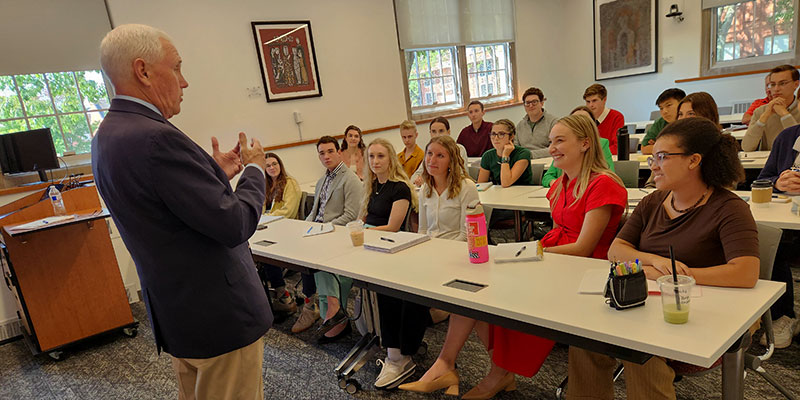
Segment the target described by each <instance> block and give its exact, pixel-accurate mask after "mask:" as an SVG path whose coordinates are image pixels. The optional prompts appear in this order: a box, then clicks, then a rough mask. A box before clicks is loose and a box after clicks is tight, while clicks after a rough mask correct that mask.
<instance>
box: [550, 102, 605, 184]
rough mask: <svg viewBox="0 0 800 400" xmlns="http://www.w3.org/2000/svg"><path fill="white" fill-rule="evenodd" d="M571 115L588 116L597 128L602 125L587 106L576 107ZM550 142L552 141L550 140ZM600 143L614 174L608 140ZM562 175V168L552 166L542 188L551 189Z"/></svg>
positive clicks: (601, 140)
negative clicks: (551, 185)
mask: <svg viewBox="0 0 800 400" xmlns="http://www.w3.org/2000/svg"><path fill="white" fill-rule="evenodd" d="M569 115H584V116H586V118H589V119H590V120H592V121H594V124H595V126H597V125H600V123H599V122H597V120H596V119H594V117H593V116H592V111H591V110H589V107H586V106H578V107H575V108H574V109H573V110H572V112H571V113H569ZM548 140H550V139H549V138H548ZM599 141H600V148H601V149H602V150H603V159H604V160H606V164H608V169H609V170H611V172H614V157H612V156H611V149H610V148H609V147H608V139H606V138H600V139H599ZM562 173H563V171H562V170H561V168H558V167H556V166H555V164H550V167H549V168H547V171H546V172H545V173H544V176H543V177H542V186H544V187H550V184H551V183H553V181H554V180H556V179H557V178H558V177H559V176H561V174H562Z"/></svg>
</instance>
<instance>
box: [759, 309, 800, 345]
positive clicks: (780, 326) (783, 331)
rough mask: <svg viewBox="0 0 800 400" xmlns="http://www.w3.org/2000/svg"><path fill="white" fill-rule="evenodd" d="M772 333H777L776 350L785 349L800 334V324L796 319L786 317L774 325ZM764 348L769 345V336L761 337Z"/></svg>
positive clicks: (779, 319)
mask: <svg viewBox="0 0 800 400" xmlns="http://www.w3.org/2000/svg"><path fill="white" fill-rule="evenodd" d="M772 332H774V333H775V348H776V349H785V348H787V347H789V346H790V345H791V344H792V338H793V337H795V336H797V334H798V333H800V324H798V321H797V319H796V318H789V317H788V316H786V315H784V316H782V317H780V318H778V320H777V321H774V322H773V323H772ZM759 343H761V345H762V346H766V345H767V335H766V334H764V335H762V336H761V340H760V341H759Z"/></svg>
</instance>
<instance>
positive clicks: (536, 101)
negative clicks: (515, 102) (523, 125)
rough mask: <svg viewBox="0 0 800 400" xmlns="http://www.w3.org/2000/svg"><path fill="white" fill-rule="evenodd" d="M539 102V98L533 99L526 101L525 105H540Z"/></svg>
mask: <svg viewBox="0 0 800 400" xmlns="http://www.w3.org/2000/svg"><path fill="white" fill-rule="evenodd" d="M539 103H541V101H539V100H531V101H526V102H525V103H524V104H525V107H532V106H538V105H539Z"/></svg>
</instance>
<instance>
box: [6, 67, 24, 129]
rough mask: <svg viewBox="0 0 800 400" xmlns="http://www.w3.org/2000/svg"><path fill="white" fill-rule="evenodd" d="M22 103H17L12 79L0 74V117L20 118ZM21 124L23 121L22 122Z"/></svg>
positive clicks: (17, 99) (17, 98)
mask: <svg viewBox="0 0 800 400" xmlns="http://www.w3.org/2000/svg"><path fill="white" fill-rule="evenodd" d="M22 116H23V115H22V105H21V104H20V103H19V97H18V96H17V89H16V88H15V87H14V79H13V78H12V77H10V76H0V119H10V118H21V117H22ZM22 123H23V125H24V124H25V121H23V122H22Z"/></svg>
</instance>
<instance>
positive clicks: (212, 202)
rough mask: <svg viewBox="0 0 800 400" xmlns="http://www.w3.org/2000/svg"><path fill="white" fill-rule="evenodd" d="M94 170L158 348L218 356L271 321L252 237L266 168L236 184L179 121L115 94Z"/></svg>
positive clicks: (96, 143) (95, 144) (98, 139)
mask: <svg viewBox="0 0 800 400" xmlns="http://www.w3.org/2000/svg"><path fill="white" fill-rule="evenodd" d="M92 172H93V173H94V179H95V181H96V184H97V190H98V191H99V192H100V196H102V198H103V200H104V201H105V203H106V206H107V207H108V209H109V211H110V212H111V217H112V218H113V220H114V223H115V224H116V225H117V229H119V233H120V236H122V240H123V241H124V242H125V246H127V248H128V251H130V253H131V256H132V258H133V261H134V262H135V264H136V270H137V272H138V274H139V280H140V282H141V285H142V294H143V297H144V301H145V305H146V306H147V313H148V315H149V317H150V322H151V325H152V327H153V333H154V334H155V339H156V346H157V349H158V351H159V352H160V351H161V350H162V349H163V350H164V351H166V352H167V353H169V354H171V355H173V356H174V357H179V358H210V357H214V356H218V355H220V354H224V353H227V352H230V351H232V350H236V349H239V348H241V347H244V346H247V345H249V344H251V343H253V342H255V341H256V340H257V339H259V338H260V337H261V336H262V335H263V334H264V333H265V332H266V331H267V330H268V329H269V328H270V327H271V326H272V312H271V311H270V307H269V304H268V302H267V297H266V294H265V293H264V288H263V286H262V285H261V283H260V281H259V278H258V276H257V273H256V267H255V264H254V263H253V258H252V256H251V254H250V249H249V246H248V243H247V239H248V238H250V236H252V235H253V232H255V230H256V226H257V225H258V218H259V216H260V214H261V207H262V204H264V197H265V190H266V188H265V184H264V176H263V175H262V174H261V172H259V171H258V169H256V168H253V167H250V168H245V170H244V171H243V172H242V175H241V178H240V179H239V182H238V185H237V187H236V190H235V191H234V190H233V189H232V188H231V185H230V184H229V182H228V178H227V176H226V175H225V172H224V171H222V169H221V168H220V167H219V165H218V164H217V163H216V162H215V161H214V159H213V158H212V157H211V156H210V155H209V154H208V153H206V151H205V150H203V149H202V148H201V147H200V146H198V145H197V144H196V143H195V142H194V141H193V140H191V139H190V138H189V137H188V136H186V135H185V134H184V133H183V132H181V131H180V130H178V128H176V127H175V126H174V125H172V124H171V123H169V122H167V120H166V119H164V118H163V117H162V116H160V115H158V114H157V113H155V112H153V111H152V110H150V109H149V108H147V107H145V106H143V105H141V104H138V103H135V102H132V101H128V100H123V99H114V100H113V101H112V102H111V108H110V111H109V112H108V114H107V115H106V117H105V119H103V122H102V123H101V124H100V127H99V128H98V130H97V134H96V135H95V137H94V139H93V140H92Z"/></svg>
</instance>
